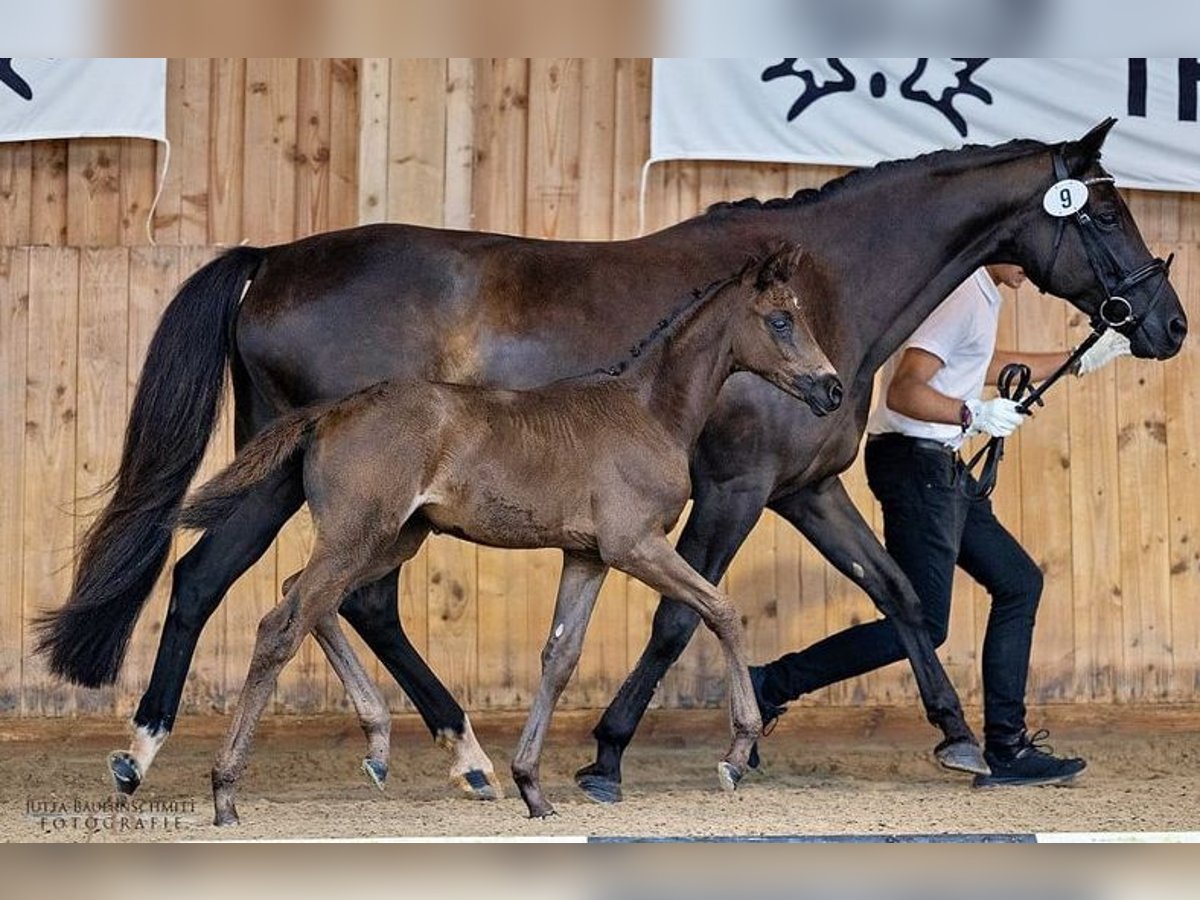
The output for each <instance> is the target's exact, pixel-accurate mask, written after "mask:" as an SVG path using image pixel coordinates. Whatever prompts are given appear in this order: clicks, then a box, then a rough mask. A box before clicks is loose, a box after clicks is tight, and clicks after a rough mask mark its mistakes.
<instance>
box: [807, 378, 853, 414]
mask: <svg viewBox="0 0 1200 900" xmlns="http://www.w3.org/2000/svg"><path fill="white" fill-rule="evenodd" d="M796 388H797V390H798V392H799V394H800V396H801V397H803V398H804V402H805V403H807V404H808V408H809V409H811V410H812V411H813V413H815V414H816V415H818V416H824V415H828V414H829V413H831V412H834V411H835V410H836V409H837V408H838V407H839V406H841V405H842V394H843V391H842V381H841V379H840V378H838V377H837V375H801V376H800V377H799V378H797V379H796Z"/></svg>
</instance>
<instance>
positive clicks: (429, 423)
mask: <svg viewBox="0 0 1200 900" xmlns="http://www.w3.org/2000/svg"><path fill="white" fill-rule="evenodd" d="M799 262H800V260H799V256H798V251H797V250H794V249H791V248H784V249H782V250H779V251H777V252H776V253H774V254H773V255H771V256H769V257H767V258H766V259H765V260H760V261H758V262H754V263H750V264H748V265H747V266H746V267H745V268H744V269H743V270H742V271H741V272H739V273H738V274H737V275H734V276H732V277H730V278H728V279H727V280H724V281H722V282H720V283H718V284H716V285H714V286H712V287H711V288H710V289H709V290H707V291H705V292H700V293H699V296H694V297H693V298H692V299H691V300H690V301H689V302H688V303H687V305H686V306H685V307H682V308H681V309H680V310H679V311H678V312H677V313H676V314H675V315H673V316H672V317H671V318H670V319H669V320H668V321H667V323H666V324H664V325H663V326H662V327H661V328H659V329H658V330H657V333H656V334H655V335H654V336H653V337H652V338H650V339H647V340H646V341H644V342H642V344H640V345H639V346H638V347H637V349H636V355H635V356H634V357H633V358H632V361H630V362H628V363H626V364H621V365H617V366H613V367H611V368H609V369H602V370H600V371H598V372H594V373H591V374H589V375H584V376H580V377H577V378H568V379H563V380H561V381H556V382H553V383H552V384H549V385H547V386H545V387H543V388H538V389H536V390H529V391H511V390H502V389H499V388H487V387H480V386H475V385H461V384H446V383H437V382H428V381H415V380H413V379H406V380H397V381H387V382H383V383H382V384H380V385H376V386H374V387H370V388H367V389H365V390H363V391H360V392H358V393H357V394H354V395H352V396H350V397H348V398H346V399H345V400H342V401H340V402H338V403H335V404H333V405H329V404H318V405H316V406H315V407H313V408H310V409H307V410H300V411H299V412H296V413H292V414H291V415H288V416H285V417H284V418H283V419H281V420H280V421H279V422H278V423H277V424H275V425H273V426H272V427H271V428H269V429H267V430H266V431H264V432H262V433H261V434H259V435H258V436H257V437H255V438H254V440H252V441H251V442H250V443H249V444H248V445H246V447H245V448H243V449H242V451H241V452H239V453H238V455H237V458H236V459H234V461H233V462H232V463H231V464H230V466H229V467H228V468H227V469H225V471H224V472H222V473H221V474H220V475H218V476H217V477H216V478H214V479H213V480H212V481H210V482H208V483H207V484H206V485H204V486H203V487H202V488H201V489H200V490H199V491H198V492H197V494H196V495H195V497H194V498H192V499H191V501H189V502H188V503H187V504H186V505H185V507H184V509H183V513H182V515H181V517H180V522H181V524H183V525H184V526H188V527H198V528H209V527H212V526H214V525H219V524H220V523H221V522H223V521H224V520H225V519H226V518H228V516H229V515H230V514H231V513H232V512H233V511H234V510H236V509H237V507H238V506H239V505H240V501H241V500H242V498H243V497H245V495H246V494H248V493H249V492H251V491H252V490H254V488H255V487H256V486H257V485H259V484H261V483H262V482H263V481H264V480H266V479H268V478H270V477H271V476H272V475H273V474H274V473H276V472H277V471H279V470H280V469H290V470H292V476H293V477H296V475H298V474H299V473H301V472H302V473H303V481H304V493H305V496H306V497H307V498H308V505H309V508H310V509H311V510H312V514H313V523H314V525H315V528H316V532H315V537H314V540H313V551H312V555H311V556H310V557H309V560H308V562H307V564H306V565H305V567H304V570H303V571H302V572H301V573H300V575H299V576H298V577H297V578H296V579H295V580H294V581H293V582H292V583H291V584H290V585H289V589H288V591H287V594H286V595H285V596H284V598H283V599H282V600H281V601H280V603H279V605H278V606H276V607H275V608H274V609H272V610H271V611H270V612H268V613H267V614H266V616H264V617H263V620H262V623H261V624H260V626H259V629H258V637H257V639H256V641H255V644H254V655H253V658H252V659H251V662H250V673H249V675H248V676H247V678H246V683H245V685H244V686H243V688H242V695H241V698H240V699H239V701H238V705H237V710H236V712H235V713H234V717H233V724H232V726H231V727H230V731H229V735H228V737H227V739H226V741H225V745H224V747H223V749H222V750H221V752H220V753H219V754H218V755H217V761H216V764H215V766H214V767H213V777H212V780H213V804H214V806H215V807H216V818H215V824H217V825H233V824H237V821H238V816H237V811H236V808H235V806H234V792H235V789H236V784H237V781H238V779H239V778H240V776H241V774H242V772H243V771H244V769H245V766H246V762H247V758H248V755H249V748H250V741H251V738H252V736H253V733H254V727H255V725H256V724H257V722H258V720H259V718H260V717H261V716H262V713H263V710H264V709H265V708H266V705H267V702H268V700H270V698H271V695H272V693H273V692H274V690H275V683H276V680H277V679H278V676H279V672H280V671H281V670H282V669H283V667H284V665H285V664H286V663H287V662H288V660H290V659H291V658H292V657H293V656H294V655H295V653H296V651H298V650H299V649H300V644H301V642H302V641H303V640H304V637H305V636H306V635H307V634H308V633H309V632H311V631H314V630H315V631H316V633H317V635H318V639H319V640H320V642H321V646H322V648H323V649H324V650H325V652H326V655H327V656H328V657H329V660H330V662H331V663H332V664H333V666H334V668H335V670H336V671H337V673H338V675H339V676H340V677H341V679H342V681H343V682H344V683H345V685H346V688H347V689H348V691H349V692H350V696H351V698H352V699H353V700H354V702H355V705H356V706H357V708H358V713H359V717H360V721H361V722H362V725H363V729H364V731H365V732H366V733H367V735H368V739H369V741H370V744H371V756H370V757H368V759H367V760H365V762H364V766H365V767H366V769H367V771H368V773H370V774H372V777H374V778H375V779H376V780H377V782H379V783H381V782H382V780H383V778H384V777H386V773H387V760H388V747H387V737H388V735H387V721H388V716H387V704H386V703H385V701H384V699H383V697H382V695H380V694H379V692H378V690H377V689H376V688H375V686H374V684H373V683H372V682H371V679H370V677H369V676H368V675H367V673H366V671H365V670H364V669H363V668H362V665H361V663H360V662H359V661H358V659H357V658H356V657H355V655H354V651H353V650H352V648H351V647H350V644H349V643H348V642H347V640H346V637H345V635H343V634H342V631H341V627H340V626H339V625H338V621H337V610H338V607H339V606H341V604H342V601H343V600H344V599H345V598H346V596H347V594H349V593H350V592H351V591H353V590H354V589H355V588H358V587H361V586H363V585H365V584H370V583H372V582H374V581H377V580H378V579H380V578H382V577H383V576H384V575H386V574H387V573H388V572H391V571H394V570H396V569H398V568H399V567H400V566H402V565H403V564H404V563H406V562H407V561H408V560H409V559H411V558H412V557H413V555H414V554H416V552H417V551H418V550H419V549H420V547H421V544H422V543H424V541H425V538H426V537H427V536H428V534H429V532H430V531H431V530H433V531H440V532H448V533H451V534H455V535H457V536H459V537H463V538H466V539H467V540H471V541H475V542H476V543H481V544H487V545H489V546H493V547H511V548H525V549H536V548H541V547H557V548H560V549H561V550H562V551H563V568H562V576H561V579H560V581H559V585H558V599H557V601H556V602H555V607H554V616H553V618H552V620H551V628H550V636H549V638H548V639H547V641H546V645H545V647H544V648H543V650H542V680H541V685H540V687H539V688H538V690H537V692H536V693H535V695H534V698H533V703H532V705H531V707H530V711H529V718H528V720H527V721H526V723H525V730H524V732H523V733H522V735H521V740H520V744H519V746H518V748H517V752H516V755H515V756H514V757H513V764H512V771H513V777H514V779H515V780H516V782H517V787H518V788H519V790H520V792H521V796H522V797H523V798H524V800H525V804H526V805H527V806H528V807H529V814H530V816H535V817H541V816H548V815H550V814H552V813H553V812H554V808H553V806H551V804H550V802H549V801H548V800H547V799H546V797H545V795H544V794H543V792H542V788H541V780H540V777H539V771H538V766H539V761H540V759H541V753H542V743H543V741H544V739H545V736H546V729H547V727H548V726H549V724H550V716H551V714H552V712H553V710H554V705H555V704H556V703H557V702H558V697H559V695H560V694H561V693H562V690H563V688H564V687H566V684H567V680H568V679H569V678H570V677H571V674H572V673H573V672H574V670H575V666H576V664H577V662H578V660H579V652H580V650H581V649H582V648H583V638H584V634H585V632H586V631H587V625H588V621H589V619H590V618H591V614H592V608H593V606H594V605H595V602H596V597H597V595H598V594H599V592H600V587H601V585H602V584H603V582H604V578H605V576H606V575H607V574H608V570H609V568H610V567H611V568H615V569H617V570H619V571H622V572H625V573H627V574H629V575H632V576H633V577H635V578H637V579H639V580H641V581H643V582H645V583H646V584H647V585H649V586H650V587H652V588H653V589H655V590H657V591H663V592H665V593H668V594H670V595H671V596H672V597H676V598H678V599H679V601H680V602H683V603H685V604H686V605H687V606H689V607H690V608H691V609H692V610H693V611H694V612H695V613H696V614H697V615H698V616H700V617H701V618H703V619H704V621H705V623H706V624H707V625H708V626H709V628H711V629H712V630H713V632H714V633H715V634H716V635H717V638H718V639H719V640H720V642H721V647H722V649H723V650H724V652H725V657H726V661H727V662H728V664H729V674H730V697H731V707H732V718H733V731H734V736H733V743H732V745H731V746H730V749H729V752H728V753H727V754H726V756H725V759H724V760H723V761H722V763H721V764H720V768H719V771H720V773H721V775H722V781H723V782H724V783H725V784H726V786H727V787H729V788H730V789H732V788H733V787H734V786H735V785H736V784H737V782H738V781H739V780H740V778H741V775H742V771H743V769H744V767H745V765H746V760H747V757H748V756H749V754H750V748H751V746H752V744H753V741H754V739H755V738H756V737H757V736H758V733H759V731H760V728H761V721H760V719H759V714H758V706H757V704H756V703H755V700H754V689H753V688H752V687H751V686H750V677H749V673H748V670H747V665H748V660H747V659H746V650H745V639H744V635H743V632H742V625H741V620H740V617H739V614H738V611H737V609H736V607H734V606H733V604H732V603H731V602H730V600H729V598H728V597H727V596H725V594H723V593H722V592H721V591H720V590H719V589H718V588H716V587H714V586H713V585H711V584H709V583H708V582H706V581H705V580H704V579H703V578H702V577H700V575H698V574H697V573H696V571H695V570H694V569H692V567H691V566H689V565H688V564H687V562H686V561H685V560H684V559H683V558H682V557H680V556H679V555H678V554H677V553H676V552H675V550H674V548H673V547H672V546H671V544H670V541H668V540H667V533H668V532H669V531H670V530H671V529H672V528H673V527H674V525H675V523H676V522H677V521H678V519H679V516H680V514H681V513H682V512H683V508H684V505H685V504H686V503H687V501H688V497H689V496H691V492H692V486H691V481H690V479H689V477H688V460H689V459H690V457H691V455H692V449H693V448H694V447H695V445H696V441H697V439H698V438H699V437H700V431H701V429H702V428H703V427H704V423H705V422H706V421H707V420H708V416H709V413H711V412H712V409H713V407H714V406H715V405H716V403H717V394H718V393H719V392H720V390H721V386H722V385H723V384H724V383H725V381H726V379H728V378H729V376H730V375H732V374H733V373H734V372H735V371H745V372H753V373H754V374H756V375H759V376H761V377H762V378H764V379H766V380H767V381H768V382H770V383H771V384H773V385H775V386H776V387H778V388H780V389H781V390H782V391H785V392H786V393H788V394H790V395H791V396H793V397H797V398H799V399H802V400H804V401H805V402H806V403H807V404H808V405H809V408H810V409H812V411H813V412H814V413H815V414H816V415H818V416H823V415H825V414H827V413H831V412H833V411H834V410H836V409H837V408H838V406H839V405H840V403H841V397H842V386H841V384H840V383H839V382H838V378H837V373H835V372H834V370H833V366H832V365H831V364H830V362H829V360H828V358H827V357H826V356H825V355H824V354H823V353H822V352H821V349H820V347H818V346H817V342H816V340H815V338H813V335H812V332H811V330H810V329H809V327H808V324H807V318H808V314H807V312H806V310H805V309H802V307H801V304H800V301H799V299H798V298H797V295H796V294H795V293H794V292H793V290H792V288H791V287H789V286H788V282H789V281H791V280H792V278H793V276H794V275H795V274H796V268H797V266H798V264H799ZM796 280H797V281H798V282H800V283H802V284H803V288H802V290H803V291H804V292H805V297H806V301H807V303H806V306H807V308H808V309H811V308H812V304H813V302H814V301H816V299H817V298H816V296H815V295H814V284H813V282H814V281H816V280H818V279H814V278H812V277H808V278H799V277H798V278H797V279H796Z"/></svg>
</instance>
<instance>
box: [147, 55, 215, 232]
mask: <svg viewBox="0 0 1200 900" xmlns="http://www.w3.org/2000/svg"><path fill="white" fill-rule="evenodd" d="M180 104H181V109H180V110H179V112H178V118H179V120H180V121H179V130H180V135H181V137H182V144H180V145H177V146H175V147H172V157H173V160H172V162H171V168H172V169H174V170H175V174H174V175H171V174H170V173H168V177H174V178H178V180H179V187H178V190H179V192H180V197H179V206H178V215H179V224H178V229H177V234H178V242H179V243H180V244H183V245H185V246H187V245H199V244H207V243H208V242H209V206H210V204H209V191H210V190H211V184H210V180H209V170H210V168H214V167H215V165H214V164H215V162H216V156H215V155H214V148H215V146H216V143H217V142H216V140H215V139H214V138H215V134H214V132H213V122H212V112H213V61H212V60H210V59H188V60H185V61H184V73H183V93H182V96H181V97H180ZM159 202H160V205H161V202H162V201H159ZM160 240H161V239H160Z"/></svg>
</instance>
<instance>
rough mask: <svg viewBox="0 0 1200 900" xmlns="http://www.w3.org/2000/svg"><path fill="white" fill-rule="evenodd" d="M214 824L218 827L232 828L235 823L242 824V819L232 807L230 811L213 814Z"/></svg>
mask: <svg viewBox="0 0 1200 900" xmlns="http://www.w3.org/2000/svg"><path fill="white" fill-rule="evenodd" d="M213 824H214V825H216V826H217V827H218V828H232V827H233V826H235V825H241V824H242V821H241V819H239V818H238V814H237V810H236V809H231V810H229V811H228V812H219V813H217V814H216V815H215V816H213Z"/></svg>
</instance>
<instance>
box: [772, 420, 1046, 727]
mask: <svg viewBox="0 0 1200 900" xmlns="http://www.w3.org/2000/svg"><path fill="white" fill-rule="evenodd" d="M865 461H866V469H867V481H868V484H869V485H870V487H871V491H872V492H873V493H874V494H875V496H876V497H877V498H878V499H879V502H880V503H881V504H882V506H883V523H884V524H883V533H884V542H885V544H886V545H887V549H888V552H889V553H890V554H891V556H892V558H893V559H895V561H896V562H897V563H898V564H899V566H900V568H901V569H902V570H903V571H904V573H905V575H907V576H908V578H909V580H910V581H911V582H912V585H913V588H914V589H915V590H916V592H917V596H918V597H920V598H921V604H922V607H923V610H924V616H925V623H926V626H927V627H928V629H929V633H930V636H931V637H932V638H933V642H934V645H935V646H941V644H942V643H943V642H944V641H945V640H946V629H947V625H948V623H949V619H950V593H951V586H952V582H953V578H954V567H955V565H956V564H957V565H959V566H962V568H963V570H964V571H966V573H967V574H968V575H970V576H971V577H972V578H974V579H975V580H976V581H978V582H979V583H980V584H981V585H983V586H984V588H986V589H987V591H988V592H989V593H990V594H991V598H992V607H991V612H990V613H989V614H988V622H987V633H986V636H985V637H984V641H983V688H984V694H983V697H984V733H985V734H986V736H987V737H988V738H989V739H992V740H1000V741H1003V739H1004V738H1006V737H1011V736H1012V735H1014V734H1017V733H1019V732H1020V731H1021V730H1023V729H1024V727H1025V683H1026V679H1027V677H1028V673H1029V648H1030V645H1031V643H1032V641H1033V625H1034V618H1035V616H1036V613H1037V606H1038V600H1039V599H1040V598H1041V594H1042V572H1041V570H1040V569H1039V568H1038V567H1037V564H1036V563H1034V561H1033V560H1032V559H1031V558H1030V557H1029V554H1028V553H1026V552H1025V550H1024V548H1022V547H1021V545H1020V544H1018V543H1017V540H1016V538H1014V537H1013V536H1012V535H1011V534H1009V533H1008V531H1007V530H1006V529H1005V528H1004V526H1003V525H1001V524H1000V523H999V522H998V521H997V520H996V516H995V514H994V513H993V512H992V504H991V501H990V500H972V499H969V498H968V497H967V496H966V495H965V494H964V493H963V492H962V491H961V490H959V489H958V487H957V486H956V482H957V480H958V479H959V478H960V477H965V476H964V475H963V474H962V471H961V467H962V464H961V462H960V461H959V458H958V455H957V454H955V453H951V452H950V451H948V450H942V449H937V448H932V447H930V446H928V445H927V444H921V443H918V442H915V441H913V440H911V439H909V438H904V437H901V436H899V435H888V436H884V437H881V438H875V439H871V440H868V441H867V445H866V451H865ZM902 659H905V653H904V649H903V647H902V646H901V644H900V639H899V638H898V637H897V635H896V630H895V628H894V627H893V625H892V623H891V622H889V621H887V620H886V619H880V620H878V621H875V622H869V623H866V624H863V625H855V626H854V627H852V628H847V629H846V630H845V631H841V632H838V633H837V634H835V635H832V636H830V637H828V638H825V639H824V640H822V641H819V642H817V643H816V644H813V645H812V646H811V647H808V648H807V649H805V650H802V651H800V652H799V653H789V654H788V655H786V656H782V657H780V658H779V659H777V660H776V661H775V662H773V663H770V664H769V665H767V666H766V667H765V668H766V677H765V679H764V683H763V696H764V698H765V699H766V700H768V701H770V702H772V703H786V702H787V701H789V700H792V699H795V698H796V697H799V696H800V695H801V694H805V693H809V692H810V691H814V690H816V689H818V688H821V687H824V686H825V685H828V684H833V683H834V682H837V681H841V680H843V679H845V678H850V677H853V676H855V675H861V674H863V673H864V672H870V671H872V670H874V669H878V668H879V667H880V666H885V665H887V664H888V663H893V662H897V661H899V660H902Z"/></svg>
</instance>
